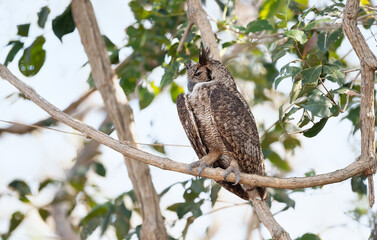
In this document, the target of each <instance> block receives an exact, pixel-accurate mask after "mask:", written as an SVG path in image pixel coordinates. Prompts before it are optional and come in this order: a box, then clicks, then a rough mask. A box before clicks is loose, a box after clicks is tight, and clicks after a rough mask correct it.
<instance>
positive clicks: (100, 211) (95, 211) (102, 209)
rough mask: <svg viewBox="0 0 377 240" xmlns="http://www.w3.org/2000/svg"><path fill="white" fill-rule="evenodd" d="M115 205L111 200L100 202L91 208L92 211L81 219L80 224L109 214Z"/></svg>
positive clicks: (82, 224)
mask: <svg viewBox="0 0 377 240" xmlns="http://www.w3.org/2000/svg"><path fill="white" fill-rule="evenodd" d="M112 207H113V205H112V203H111V202H106V203H104V204H99V205H97V206H95V207H93V208H92V210H90V212H89V213H88V214H87V215H86V216H85V217H84V218H83V219H82V220H81V221H80V226H84V225H85V224H87V223H88V222H89V221H90V220H92V219H94V218H98V217H99V218H101V217H103V216H105V215H106V214H107V212H108V211H109V209H110V208H112Z"/></svg>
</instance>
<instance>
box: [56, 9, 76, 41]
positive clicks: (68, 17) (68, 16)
mask: <svg viewBox="0 0 377 240" xmlns="http://www.w3.org/2000/svg"><path fill="white" fill-rule="evenodd" d="M52 30H53V31H54V34H55V36H56V37H58V38H59V40H60V41H62V38H63V36H64V35H66V34H68V33H71V32H73V31H74V30H75V22H74V21H73V17H72V11H71V4H70V5H69V6H68V7H67V8H66V9H65V10H64V12H63V13H62V14H61V15H59V16H57V17H56V18H55V19H54V20H52Z"/></svg>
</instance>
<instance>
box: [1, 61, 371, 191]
mask: <svg viewBox="0 0 377 240" xmlns="http://www.w3.org/2000/svg"><path fill="white" fill-rule="evenodd" d="M0 77H1V78H3V79H4V80H7V81H8V82H9V83H11V84H12V85H13V86H15V87H16V88H17V89H18V90H19V91H20V92H21V93H23V94H25V96H26V97H27V98H29V99H30V100H31V101H33V102H34V103H35V104H36V105H38V106H39V107H40V108H42V109H43V110H45V111H46V112H47V113H48V114H50V115H51V116H52V117H53V118H55V119H57V120H58V121H60V122H62V123H64V124H66V125H68V126H70V127H72V128H73V129H76V130H77V131H79V132H81V133H83V134H85V135H86V136H87V137H89V138H92V139H94V140H96V141H98V142H100V143H101V144H103V145H105V146H107V147H109V148H111V149H113V150H115V151H117V152H120V153H121V154H123V155H125V156H127V157H131V158H133V159H135V160H138V161H140V162H143V163H145V164H149V165H152V166H155V167H158V168H161V169H164V170H169V171H175V172H180V173H185V174H189V172H188V171H187V164H184V163H179V162H176V161H173V160H171V159H169V158H165V157H158V156H155V155H153V154H150V153H147V152H144V151H142V150H140V149H137V148H135V147H133V146H131V145H129V144H126V143H124V142H123V141H118V140H115V139H114V138H112V137H110V136H108V135H107V134H105V133H103V132H100V131H98V130H96V129H94V128H93V127H91V126H89V125H86V124H85V123H82V122H80V121H78V120H76V119H73V118H72V117H71V116H69V115H68V114H66V113H64V112H62V111H60V110H59V109H57V108H56V107H55V106H54V105H52V104H51V103H49V102H48V101H46V100H45V99H44V98H42V97H41V96H40V95H39V94H38V93H37V92H35V90H34V89H32V88H31V87H29V86H27V85H26V84H25V83H24V82H22V81H21V80H19V79H18V78H16V77H15V76H14V75H13V74H12V73H11V72H10V71H9V70H8V68H7V67H5V66H4V65H2V64H0ZM373 165H374V160H373V161H371V159H367V160H359V161H356V162H354V163H351V164H350V165H348V166H347V167H345V168H343V169H340V170H336V171H334V172H330V173H326V174H320V175H316V176H312V177H292V178H277V177H268V176H259V175H255V174H245V173H241V182H240V183H244V184H248V185H250V186H260V187H271V188H281V189H300V188H308V187H316V186H323V185H327V184H332V183H337V182H341V181H344V180H346V179H348V178H351V177H353V176H355V175H359V174H360V173H362V172H364V171H366V169H368V168H370V167H371V166H373ZM191 172H192V173H193V174H192V175H194V176H198V171H197V169H193V170H191ZM223 172H224V170H222V169H220V168H205V169H204V170H203V171H202V172H201V176H203V177H206V178H211V179H214V180H219V181H220V180H224V177H223ZM227 180H228V181H230V182H235V181H236V178H235V176H234V174H233V173H231V174H230V175H229V176H228V177H227Z"/></svg>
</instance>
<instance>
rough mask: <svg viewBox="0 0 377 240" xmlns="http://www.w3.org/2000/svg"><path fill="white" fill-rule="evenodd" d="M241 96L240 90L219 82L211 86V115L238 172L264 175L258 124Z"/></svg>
mask: <svg viewBox="0 0 377 240" xmlns="http://www.w3.org/2000/svg"><path fill="white" fill-rule="evenodd" d="M241 98H242V96H241V94H240V93H239V92H231V91H229V90H228V89H227V88H226V87H225V86H224V85H222V84H218V85H216V86H214V88H213V89H212V91H211V94H210V109H211V118H212V120H213V122H214V125H215V127H216V129H217V131H218V132H219V133H220V136H221V138H222V140H223V142H224V145H225V147H226V148H227V150H228V151H230V152H231V153H232V155H233V157H234V158H235V159H236V160H237V162H238V165H239V167H240V171H241V172H244V173H255V174H259V175H263V174H264V164H263V156H262V151H261V147H260V143H259V135H258V130H257V126H256V124H255V120H254V117H253V115H252V114H251V111H250V109H249V107H248V106H247V104H246V101H244V100H243V99H241Z"/></svg>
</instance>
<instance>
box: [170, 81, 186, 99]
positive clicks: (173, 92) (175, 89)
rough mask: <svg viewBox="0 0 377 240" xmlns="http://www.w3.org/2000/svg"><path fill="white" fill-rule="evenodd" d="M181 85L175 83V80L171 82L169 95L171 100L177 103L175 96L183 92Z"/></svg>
mask: <svg viewBox="0 0 377 240" xmlns="http://www.w3.org/2000/svg"><path fill="white" fill-rule="evenodd" d="M183 92H184V91H183V87H180V86H179V85H178V84H176V83H175V82H173V83H172V84H171V88H170V96H171V100H172V101H173V102H174V103H177V98H178V96H179V94H181V93H183Z"/></svg>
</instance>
